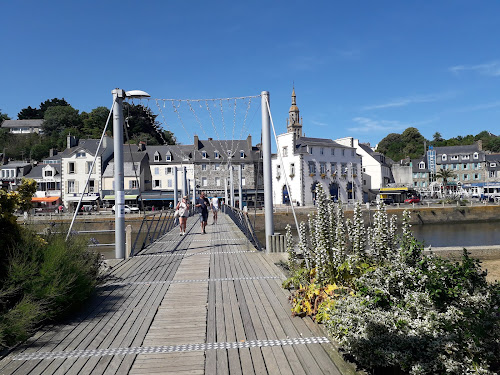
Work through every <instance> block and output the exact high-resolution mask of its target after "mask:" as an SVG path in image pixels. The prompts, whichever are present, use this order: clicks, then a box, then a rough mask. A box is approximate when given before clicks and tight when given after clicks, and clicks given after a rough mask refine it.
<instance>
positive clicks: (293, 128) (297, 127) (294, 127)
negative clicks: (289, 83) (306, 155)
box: [286, 86, 302, 138]
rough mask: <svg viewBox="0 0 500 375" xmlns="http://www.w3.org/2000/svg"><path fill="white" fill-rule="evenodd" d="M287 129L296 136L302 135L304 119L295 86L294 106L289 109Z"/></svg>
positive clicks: (293, 91)
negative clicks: (300, 111) (300, 112)
mask: <svg viewBox="0 0 500 375" xmlns="http://www.w3.org/2000/svg"><path fill="white" fill-rule="evenodd" d="M286 129H287V131H288V132H289V133H294V134H295V138H300V137H302V121H301V119H300V116H299V107H297V96H296V95H295V86H294V87H293V90H292V106H291V107H290V110H289V111H288V120H287V126H286Z"/></svg>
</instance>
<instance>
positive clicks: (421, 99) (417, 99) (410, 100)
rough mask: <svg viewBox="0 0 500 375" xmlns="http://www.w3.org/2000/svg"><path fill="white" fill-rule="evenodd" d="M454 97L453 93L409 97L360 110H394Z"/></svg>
mask: <svg viewBox="0 0 500 375" xmlns="http://www.w3.org/2000/svg"><path fill="white" fill-rule="evenodd" d="M453 96H455V93H453V92H445V93H438V94H429V95H416V96H409V97H406V98H399V99H393V100H390V101H388V102H387V103H382V104H375V105H368V106H365V107H363V108H362V109H363V110H365V111H369V110H373V109H385V108H394V107H405V106H407V105H410V104H415V103H432V102H438V101H441V100H446V99H448V98H451V97H453Z"/></svg>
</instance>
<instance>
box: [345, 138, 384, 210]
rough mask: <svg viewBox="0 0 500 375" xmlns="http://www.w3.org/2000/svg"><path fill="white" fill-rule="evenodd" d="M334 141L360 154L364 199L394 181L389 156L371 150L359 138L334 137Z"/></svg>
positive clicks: (374, 196)
mask: <svg viewBox="0 0 500 375" xmlns="http://www.w3.org/2000/svg"><path fill="white" fill-rule="evenodd" d="M335 142H337V143H340V144H343V145H344V146H349V147H354V148H356V153H357V154H358V155H359V156H361V162H362V164H363V170H362V175H363V181H362V189H363V194H364V198H365V199H364V200H365V201H367V202H368V201H371V200H373V199H375V198H376V196H377V194H378V193H379V192H380V189H381V188H384V187H387V186H389V184H391V183H394V177H393V175H392V171H391V163H390V162H391V160H390V159H389V158H387V160H386V157H385V155H383V154H381V153H379V152H375V151H373V150H372V149H371V147H370V145H369V144H364V143H360V142H359V139H355V138H353V137H345V138H341V139H336V140H335Z"/></svg>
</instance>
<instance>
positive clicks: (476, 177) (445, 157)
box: [411, 141, 495, 196]
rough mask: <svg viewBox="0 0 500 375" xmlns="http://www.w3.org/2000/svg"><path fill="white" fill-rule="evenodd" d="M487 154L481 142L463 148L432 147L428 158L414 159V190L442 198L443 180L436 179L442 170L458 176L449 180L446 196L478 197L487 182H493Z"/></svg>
mask: <svg viewBox="0 0 500 375" xmlns="http://www.w3.org/2000/svg"><path fill="white" fill-rule="evenodd" d="M487 155H488V153H487V152H485V151H483V149H482V142H481V141H477V142H476V143H474V144H472V145H463V146H445V147H432V146H430V147H429V149H428V150H427V152H426V155H425V156H423V157H421V158H419V159H415V160H412V163H411V165H412V177H413V187H414V188H415V189H416V190H417V191H419V192H420V193H423V194H425V195H428V194H431V195H438V196H441V195H442V194H443V193H444V191H443V186H442V181H441V180H440V179H437V178H436V174H437V173H438V172H439V170H440V169H444V170H450V171H452V172H453V174H454V175H455V177H453V178H450V179H448V181H447V193H449V194H462V195H465V196H478V195H480V194H481V193H482V191H483V187H484V184H485V182H487V181H488V180H489V179H490V178H491V179H492V180H491V181H489V182H494V180H495V178H494V177H489V174H488V170H487V165H488V163H487Z"/></svg>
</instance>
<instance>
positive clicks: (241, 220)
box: [223, 204, 264, 251]
mask: <svg viewBox="0 0 500 375" xmlns="http://www.w3.org/2000/svg"><path fill="white" fill-rule="evenodd" d="M223 212H224V213H225V214H226V215H228V216H229V217H230V218H231V219H232V220H233V222H234V223H235V224H236V226H237V227H238V228H240V230H241V231H242V232H243V234H244V235H245V236H246V237H247V239H248V240H249V241H250V242H251V243H252V245H254V246H255V248H256V249H257V250H259V251H262V250H263V249H264V247H263V246H262V244H261V243H260V241H259V239H258V238H257V236H256V235H255V230H254V229H253V226H252V223H251V222H250V220H249V218H248V214H247V213H246V212H244V211H242V210H240V209H238V208H236V207H232V206H230V205H227V204H225V205H223Z"/></svg>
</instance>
